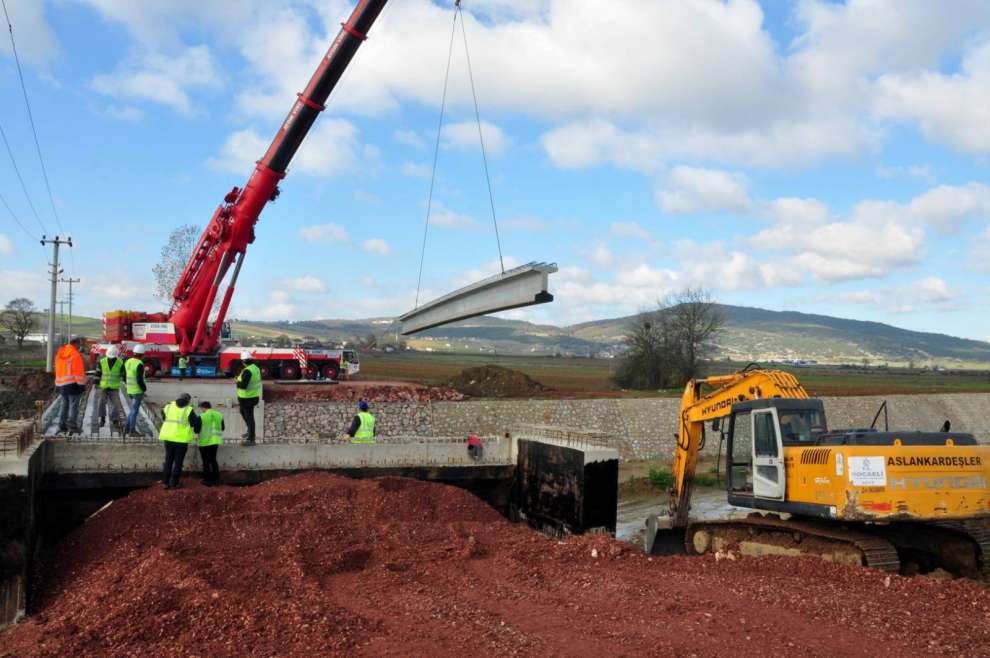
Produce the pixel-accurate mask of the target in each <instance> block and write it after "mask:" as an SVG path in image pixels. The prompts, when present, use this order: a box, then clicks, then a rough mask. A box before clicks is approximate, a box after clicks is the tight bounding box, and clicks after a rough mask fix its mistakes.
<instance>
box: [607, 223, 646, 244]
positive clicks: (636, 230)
mask: <svg viewBox="0 0 990 658" xmlns="http://www.w3.org/2000/svg"><path fill="white" fill-rule="evenodd" d="M609 233H610V234H611V235H613V236H615V237H617V238H629V239H632V240H652V239H653V235H652V234H651V233H650V232H649V231H647V230H646V229H645V228H643V227H642V226H640V225H639V224H637V223H636V222H612V224H611V226H610V227H609Z"/></svg>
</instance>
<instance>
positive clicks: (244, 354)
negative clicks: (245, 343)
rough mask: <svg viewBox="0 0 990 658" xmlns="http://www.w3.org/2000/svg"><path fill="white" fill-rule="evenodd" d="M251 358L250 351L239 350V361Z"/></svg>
mask: <svg viewBox="0 0 990 658" xmlns="http://www.w3.org/2000/svg"><path fill="white" fill-rule="evenodd" d="M253 358H254V357H253V356H251V353H250V352H248V351H247V350H244V351H243V352H241V361H247V360H248V359H253Z"/></svg>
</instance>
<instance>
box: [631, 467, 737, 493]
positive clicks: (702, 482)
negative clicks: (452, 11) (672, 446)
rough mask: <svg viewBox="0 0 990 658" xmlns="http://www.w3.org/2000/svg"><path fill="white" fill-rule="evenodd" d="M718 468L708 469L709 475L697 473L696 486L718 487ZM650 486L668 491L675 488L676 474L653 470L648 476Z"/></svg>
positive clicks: (695, 477)
mask: <svg viewBox="0 0 990 658" xmlns="http://www.w3.org/2000/svg"><path fill="white" fill-rule="evenodd" d="M717 473H718V468H717V467H715V466H712V467H711V468H710V469H708V472H707V473H696V474H695V476H694V484H695V486H698V487H717V486H719V484H721V482H720V481H719V478H718V475H717ZM647 477H648V479H649V481H650V484H652V485H653V487H654V488H656V489H663V490H665V491H666V490H667V489H670V488H671V487H673V486H674V474H673V473H671V472H670V470H669V469H667V468H663V469H656V468H651V469H650V474H649V476H647Z"/></svg>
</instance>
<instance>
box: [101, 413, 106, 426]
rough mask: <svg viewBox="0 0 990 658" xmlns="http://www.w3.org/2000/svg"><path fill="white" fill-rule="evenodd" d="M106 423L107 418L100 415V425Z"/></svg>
mask: <svg viewBox="0 0 990 658" xmlns="http://www.w3.org/2000/svg"><path fill="white" fill-rule="evenodd" d="M106 424H107V419H106V418H104V417H103V416H100V427H105V426H106Z"/></svg>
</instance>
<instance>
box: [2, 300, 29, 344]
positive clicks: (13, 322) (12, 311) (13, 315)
mask: <svg viewBox="0 0 990 658" xmlns="http://www.w3.org/2000/svg"><path fill="white" fill-rule="evenodd" d="M34 314H35V310H34V302H32V301H31V300H30V299H27V298H25V297H18V298H17V299H12V300H10V301H9V302H7V306H6V307H5V308H4V310H3V312H2V313H0V325H2V326H3V327H5V328H6V329H7V331H9V332H10V333H11V334H12V335H13V336H14V340H16V341H17V347H21V346H22V345H23V344H24V338H25V337H26V336H27V335H28V334H29V333H31V330H32V329H34V317H35V316H34Z"/></svg>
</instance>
